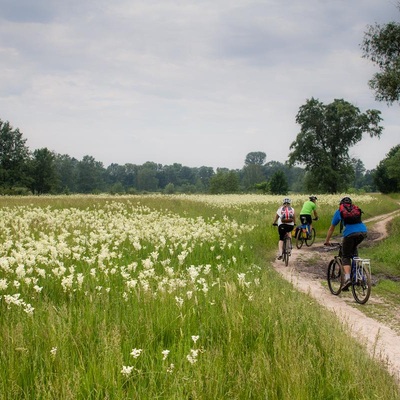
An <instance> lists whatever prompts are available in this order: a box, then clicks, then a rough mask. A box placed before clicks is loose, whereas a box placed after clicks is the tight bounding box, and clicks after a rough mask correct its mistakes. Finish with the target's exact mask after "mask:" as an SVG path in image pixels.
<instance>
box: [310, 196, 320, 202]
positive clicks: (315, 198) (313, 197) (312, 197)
mask: <svg viewBox="0 0 400 400" xmlns="http://www.w3.org/2000/svg"><path fill="white" fill-rule="evenodd" d="M310 200H311V201H314V200H318V198H317V196H314V195H313V194H312V195H311V196H310Z"/></svg>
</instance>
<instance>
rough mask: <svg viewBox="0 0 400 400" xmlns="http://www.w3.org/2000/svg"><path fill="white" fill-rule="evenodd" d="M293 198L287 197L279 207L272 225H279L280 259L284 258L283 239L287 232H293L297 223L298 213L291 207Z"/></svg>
mask: <svg viewBox="0 0 400 400" xmlns="http://www.w3.org/2000/svg"><path fill="white" fill-rule="evenodd" d="M291 203H292V200H290V199H289V198H288V197H285V198H284V199H283V202H282V206H281V207H279V208H278V210H277V211H276V214H275V218H274V221H273V222H272V225H278V233H279V242H278V257H277V258H278V260H282V251H283V240H284V238H285V235H286V233H287V232H291V231H292V230H293V228H294V226H295V224H296V213H295V211H294V208H293V207H291Z"/></svg>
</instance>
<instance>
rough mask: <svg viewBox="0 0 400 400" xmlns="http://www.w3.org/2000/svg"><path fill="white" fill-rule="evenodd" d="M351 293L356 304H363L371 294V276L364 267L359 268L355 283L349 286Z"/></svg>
mask: <svg viewBox="0 0 400 400" xmlns="http://www.w3.org/2000/svg"><path fill="white" fill-rule="evenodd" d="M351 291H352V292H353V297H354V300H355V301H356V302H357V303H358V304H365V303H366V302H367V301H368V299H369V296H370V294H371V275H370V273H369V271H368V270H367V269H366V268H365V267H361V270H360V272H359V274H358V276H357V281H356V282H355V283H353V285H352V286H351Z"/></svg>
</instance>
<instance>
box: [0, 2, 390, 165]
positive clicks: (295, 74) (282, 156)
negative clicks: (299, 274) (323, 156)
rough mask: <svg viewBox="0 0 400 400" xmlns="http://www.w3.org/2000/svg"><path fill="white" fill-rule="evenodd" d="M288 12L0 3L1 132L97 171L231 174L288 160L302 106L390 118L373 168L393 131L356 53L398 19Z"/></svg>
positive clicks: (272, 5)
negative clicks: (147, 167)
mask: <svg viewBox="0 0 400 400" xmlns="http://www.w3.org/2000/svg"><path fill="white" fill-rule="evenodd" d="M292 3H293V4H284V3H282V2H281V1H278V0H274V1H264V2H260V1H256V0H254V1H253V0H237V1H234V2H232V1H228V0H216V1H208V0H201V1H185V2H183V1H178V0H177V1H161V0H146V1H137V0H135V1H131V0H129V1H128V0H115V1H113V2H105V1H103V0H98V1H95V0H82V1H79V2H78V1H71V0H68V1H66V2H54V1H50V0H40V1H35V2H30V1H27V0H26V1H8V0H6V1H5V0H0V7H1V9H2V14H1V17H0V18H2V20H0V38H1V41H0V43H2V44H1V45H0V73H1V76H2V78H3V79H2V80H1V81H0V107H1V110H2V115H0V118H1V119H2V120H9V121H10V123H11V124H12V125H13V126H16V127H18V128H19V129H20V130H21V132H23V134H24V136H26V137H27V138H28V142H27V144H28V146H29V147H30V148H32V149H35V148H41V147H48V148H50V149H51V150H54V151H56V152H58V153H60V154H69V155H70V156H73V157H75V158H78V159H80V158H81V157H82V156H84V155H92V156H93V157H95V158H96V160H99V161H102V162H103V163H104V164H105V165H106V166H107V165H109V164H110V163H113V162H114V163H119V164H124V163H128V162H130V163H134V164H142V163H143V162H146V161H154V162H157V163H162V164H172V163H174V162H178V163H182V164H186V165H188V166H200V165H207V166H213V167H223V166H225V167H229V168H241V167H242V166H243V162H244V159H245V156H246V154H247V153H248V152H251V151H264V152H266V153H267V161H270V160H278V161H281V162H284V161H285V160H286V159H287V155H288V153H289V145H290V143H291V142H292V141H293V140H295V137H296V135H297V133H298V131H299V127H298V126H296V124H295V116H296V113H297V111H298V109H299V107H300V106H301V105H302V104H304V102H305V101H306V99H308V98H310V97H315V98H318V99H320V100H321V101H323V102H324V103H330V102H331V101H333V100H334V99H335V98H344V99H345V100H347V101H350V102H352V103H354V104H355V105H357V106H358V107H360V109H361V111H365V109H368V108H378V109H382V113H383V114H384V118H385V116H386V115H390V121H388V122H387V123H388V124H389V125H388V126H387V127H386V131H387V132H388V133H387V136H388V137H390V139H388V140H381V141H379V142H378V144H376V143H375V142H374V141H373V140H372V139H366V140H365V146H364V147H362V152H361V153H360V157H362V160H363V162H364V163H368V164H369V165H370V166H371V167H372V166H373V165H376V163H377V162H378V161H379V157H380V158H382V157H383V156H384V154H385V153H387V151H388V150H389V148H388V146H390V145H391V144H392V142H393V145H395V144H397V142H398V138H397V139H396V135H395V134H393V133H392V132H397V131H398V121H396V118H395V117H393V116H392V113H394V112H393V111H392V110H393V109H387V107H385V106H384V105H382V104H380V103H376V102H375V101H374V98H373V93H371V91H370V89H369V88H368V79H370V77H371V76H372V73H373V71H374V69H373V66H372V65H370V63H369V62H368V61H367V60H364V59H362V58H361V51H360V48H359V43H360V42H361V41H362V37H363V32H364V30H365V29H366V25H367V24H373V23H374V22H375V21H377V22H386V21H389V20H390V19H392V17H393V14H394V13H395V12H396V7H395V6H394V5H393V4H392V3H391V2H390V1H389V0H387V1H386V0H385V1H384V2H380V3H379V4H378V3H377V2H376V1H374V0H363V1H361V0H354V1H352V2H349V1H345V0H338V1H334V2H332V1H327V0H310V1H309V2H307V4H304V3H301V2H297V3H296V2H292ZM17 5H18V7H17ZM394 107H397V106H394ZM386 120H387V119H385V123H386ZM396 130H397V131H396ZM384 135H386V132H385V133H384ZM368 143H370V144H371V145H368ZM359 148H360V149H361V147H358V148H357V149H355V150H356V151H358V149H359Z"/></svg>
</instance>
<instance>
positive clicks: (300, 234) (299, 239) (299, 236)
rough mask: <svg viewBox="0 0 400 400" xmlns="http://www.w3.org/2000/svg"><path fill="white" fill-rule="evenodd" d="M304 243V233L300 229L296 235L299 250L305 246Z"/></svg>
mask: <svg viewBox="0 0 400 400" xmlns="http://www.w3.org/2000/svg"><path fill="white" fill-rule="evenodd" d="M303 243H304V238H303V232H302V230H301V229H298V231H297V233H296V247H297V248H298V249H301V247H302V246H303Z"/></svg>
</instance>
